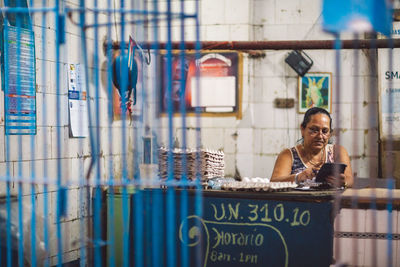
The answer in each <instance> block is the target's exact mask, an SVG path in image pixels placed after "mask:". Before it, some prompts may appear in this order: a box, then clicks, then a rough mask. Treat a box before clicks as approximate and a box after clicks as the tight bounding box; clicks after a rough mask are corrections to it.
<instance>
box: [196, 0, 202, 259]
mask: <svg viewBox="0 0 400 267" xmlns="http://www.w3.org/2000/svg"><path fill="white" fill-rule="evenodd" d="M195 10H196V12H195V13H196V14H199V12H200V8H199V1H198V0H196V9H195ZM195 21H196V41H195V52H196V53H195V57H196V61H197V60H199V59H200V56H201V55H200V49H201V43H200V21H199V17H198V16H196V19H195ZM199 77H200V70H199V66H197V64H196V87H197V88H200V80H199ZM196 93H197V96H196V99H198V101H199V100H200V90H197V92H196ZM200 112H201V111H200V109H199V108H196V109H195V114H196V149H197V151H198V153H197V155H196V193H195V214H196V215H197V216H199V217H200V218H201V217H202V216H203V199H202V187H201V174H200V172H199V171H200V169H201V167H200V166H201V165H200V148H201V132H200V127H201V121H200ZM196 226H197V227H198V228H199V229H201V223H200V220H196ZM201 240H203V238H201ZM202 247H203V243H202V241H200V244H199V245H198V246H196V255H195V256H196V264H197V266H203V261H204V259H203V257H202V255H203V248H202Z"/></svg>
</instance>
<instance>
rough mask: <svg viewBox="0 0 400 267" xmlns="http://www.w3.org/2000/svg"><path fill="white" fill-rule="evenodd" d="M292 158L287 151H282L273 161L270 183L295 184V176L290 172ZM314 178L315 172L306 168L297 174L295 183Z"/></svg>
mask: <svg viewBox="0 0 400 267" xmlns="http://www.w3.org/2000/svg"><path fill="white" fill-rule="evenodd" d="M292 164H293V158H292V153H291V152H290V150H289V149H285V150H283V151H282V152H281V153H280V154H279V155H278V158H277V159H276V161H275V167H274V170H273V172H272V175H271V182H296V181H295V178H296V174H291V172H292ZM314 177H315V172H314V170H313V169H312V168H307V169H305V170H304V171H302V172H300V173H298V175H297V182H298V183H299V182H303V181H305V180H307V179H312V178H314Z"/></svg>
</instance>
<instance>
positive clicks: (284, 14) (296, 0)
mask: <svg viewBox="0 0 400 267" xmlns="http://www.w3.org/2000/svg"><path fill="white" fill-rule="evenodd" d="M300 16H301V10H300V0H292V1H276V2H275V19H276V23H277V24H299V23H300Z"/></svg>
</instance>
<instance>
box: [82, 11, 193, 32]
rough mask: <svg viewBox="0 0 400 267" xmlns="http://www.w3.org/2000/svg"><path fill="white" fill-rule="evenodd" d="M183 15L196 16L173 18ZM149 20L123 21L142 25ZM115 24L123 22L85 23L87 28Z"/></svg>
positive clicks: (191, 16)
mask: <svg viewBox="0 0 400 267" xmlns="http://www.w3.org/2000/svg"><path fill="white" fill-rule="evenodd" d="M182 16H183V17H184V18H195V17H196V16H195V15H184V14H182V15H176V16H173V17H172V18H171V19H172V20H174V19H180V18H181V17H182ZM159 20H160V19H159ZM165 20H167V18H165ZM148 22H151V20H148V19H137V20H129V21H124V22H123V23H124V24H125V25H126V24H134V25H140V24H145V23H148ZM115 24H118V25H120V24H122V22H110V23H108V22H107V23H97V24H87V25H85V28H86V29H89V28H95V27H105V26H108V25H115Z"/></svg>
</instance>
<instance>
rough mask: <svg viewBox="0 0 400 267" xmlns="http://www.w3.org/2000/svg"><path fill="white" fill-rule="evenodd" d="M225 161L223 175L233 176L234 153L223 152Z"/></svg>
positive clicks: (234, 165)
mask: <svg viewBox="0 0 400 267" xmlns="http://www.w3.org/2000/svg"><path fill="white" fill-rule="evenodd" d="M224 161H225V170H224V171H225V177H234V176H235V167H236V154H232V153H225V155H224Z"/></svg>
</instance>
